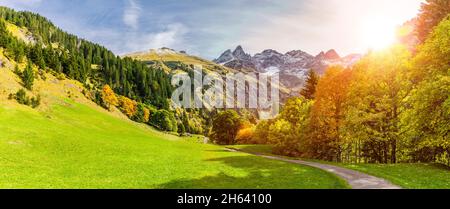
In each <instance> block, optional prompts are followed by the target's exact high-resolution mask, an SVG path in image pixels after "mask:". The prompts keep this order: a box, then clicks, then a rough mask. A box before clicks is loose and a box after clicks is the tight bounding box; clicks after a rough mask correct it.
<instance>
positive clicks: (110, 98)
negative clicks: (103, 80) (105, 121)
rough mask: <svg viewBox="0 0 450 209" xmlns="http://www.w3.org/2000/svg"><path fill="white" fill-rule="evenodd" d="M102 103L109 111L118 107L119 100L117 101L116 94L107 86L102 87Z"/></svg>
mask: <svg viewBox="0 0 450 209" xmlns="http://www.w3.org/2000/svg"><path fill="white" fill-rule="evenodd" d="M102 101H103V104H104V105H105V106H106V108H108V110H111V108H112V107H116V106H117V105H119V99H117V96H116V94H115V93H114V91H113V90H112V89H111V87H110V86H109V85H105V86H103V89H102Z"/></svg>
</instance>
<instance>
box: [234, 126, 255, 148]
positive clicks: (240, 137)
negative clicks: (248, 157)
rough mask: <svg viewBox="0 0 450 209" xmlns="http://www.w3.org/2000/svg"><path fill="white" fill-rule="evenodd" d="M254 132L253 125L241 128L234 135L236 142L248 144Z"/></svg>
mask: <svg viewBox="0 0 450 209" xmlns="http://www.w3.org/2000/svg"><path fill="white" fill-rule="evenodd" d="M253 134H254V128H253V127H247V128H243V129H241V130H239V131H238V133H237V135H236V142H237V143H238V144H249V143H252V139H253Z"/></svg>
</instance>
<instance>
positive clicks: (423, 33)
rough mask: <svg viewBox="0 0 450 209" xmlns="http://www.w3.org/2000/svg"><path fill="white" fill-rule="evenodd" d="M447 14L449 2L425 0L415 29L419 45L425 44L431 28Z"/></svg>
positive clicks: (446, 0)
mask: <svg viewBox="0 0 450 209" xmlns="http://www.w3.org/2000/svg"><path fill="white" fill-rule="evenodd" d="M449 14H450V0H426V2H424V3H422V6H421V9H420V14H419V16H418V17H417V27H416V33H417V36H418V38H419V40H420V41H421V43H423V42H425V40H426V39H427V38H428V35H429V34H430V33H431V32H432V31H433V28H434V27H435V26H437V25H438V24H439V23H440V22H441V21H442V20H443V19H444V18H445V17H447V16H448V15H449Z"/></svg>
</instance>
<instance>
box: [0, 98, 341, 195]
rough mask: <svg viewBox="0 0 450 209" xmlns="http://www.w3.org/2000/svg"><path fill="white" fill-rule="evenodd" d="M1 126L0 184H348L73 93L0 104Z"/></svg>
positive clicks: (136, 186)
mask: <svg viewBox="0 0 450 209" xmlns="http://www.w3.org/2000/svg"><path fill="white" fill-rule="evenodd" d="M0 133H1V134H0V188H346V187H347V186H346V184H345V183H344V182H343V181H342V180H340V179H338V178H336V177H335V176H333V175H331V174H329V173H327V172H324V171H321V170H318V169H314V168H310V167H306V166H299V165H295V164H289V163H284V162H279V161H274V160H268V159H264V158H260V157H254V156H251V155H247V154H242V153H233V152H226V151H224V150H223V147H219V146H214V145H209V144H199V143H196V141H195V138H191V139H190V140H182V139H181V138H179V137H176V136H173V135H168V134H164V133H161V132H158V131H156V130H153V129H152V128H148V127H146V126H143V125H137V124H135V123H133V122H130V121H124V120H122V119H120V118H117V117H112V116H110V115H109V114H106V113H103V112H99V111H97V110H94V109H91V108H89V107H88V106H85V105H80V104H77V103H74V102H71V101H67V102H66V103H61V104H59V105H56V106H52V107H51V108H49V110H48V111H45V112H39V111H37V110H34V109H30V108H28V107H25V106H15V105H14V106H8V105H2V106H0ZM168 139H170V140H168Z"/></svg>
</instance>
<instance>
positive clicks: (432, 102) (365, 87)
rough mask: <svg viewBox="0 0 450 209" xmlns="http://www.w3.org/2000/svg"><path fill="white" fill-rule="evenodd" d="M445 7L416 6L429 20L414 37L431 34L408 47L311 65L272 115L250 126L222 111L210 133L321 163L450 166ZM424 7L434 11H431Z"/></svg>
mask: <svg viewBox="0 0 450 209" xmlns="http://www.w3.org/2000/svg"><path fill="white" fill-rule="evenodd" d="M430 4H431V5H434V6H432V7H430V6H429V5H430ZM442 4H443V5H444V7H437V6H436V5H441V6H443V5H442ZM445 6H447V7H445ZM449 6H450V1H434V0H429V1H427V3H426V4H424V5H423V6H422V13H421V15H419V17H418V19H419V20H420V21H422V22H423V23H424V22H426V23H429V24H428V25H421V27H426V28H427V29H424V28H420V29H417V31H418V32H417V35H418V36H424V34H423V31H429V33H428V34H427V35H426V38H425V39H424V42H421V43H419V45H418V46H416V47H415V49H414V50H412V51H411V50H408V49H407V48H409V47H405V46H403V45H397V46H393V47H392V48H390V49H387V50H384V51H379V52H370V53H368V54H367V55H366V56H365V57H364V58H362V60H360V61H359V62H358V63H357V64H355V65H354V66H353V67H350V68H343V67H330V68H329V69H328V70H327V72H326V73H325V75H323V76H322V77H320V78H318V77H317V75H315V74H314V73H313V72H312V71H311V73H310V74H309V78H308V80H307V85H306V86H305V89H304V90H303V91H302V93H301V94H302V95H301V97H296V98H291V99H290V100H289V101H288V102H287V103H286V104H285V105H284V107H283V109H282V111H281V113H280V114H279V116H278V117H277V118H275V119H273V120H266V121H260V122H259V123H258V124H257V125H256V126H252V125H250V126H248V125H245V123H243V122H242V120H240V119H239V118H238V115H236V114H233V113H229V112H225V113H221V114H219V116H218V117H216V119H217V120H214V127H213V135H212V138H213V139H214V140H215V141H216V142H218V143H222V144H234V143H243V144H245V143H259V144H271V145H273V147H274V149H273V152H274V153H275V154H281V155H287V156H296V157H304V158H311V159H320V160H327V161H337V162H348V163H399V162H438V163H444V164H447V165H450V97H449V96H450V17H449V16H448V15H449V12H447V13H444V14H442V13H443V12H445V11H448V9H449V8H448V7H449ZM430 8H431V9H432V10H433V12H432V13H433V14H440V15H434V16H431V15H429V14H430V11H428V9H430ZM423 15H426V17H424V16H423ZM427 18H428V19H429V18H432V19H433V20H427ZM435 18H438V19H439V21H437V20H435ZM433 23H435V24H438V25H433ZM419 31H420V32H419ZM419 40H421V39H419ZM221 121H229V122H228V123H227V124H228V125H227V124H226V123H224V122H221ZM227 139H228V140H227ZM230 139H231V140H230Z"/></svg>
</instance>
